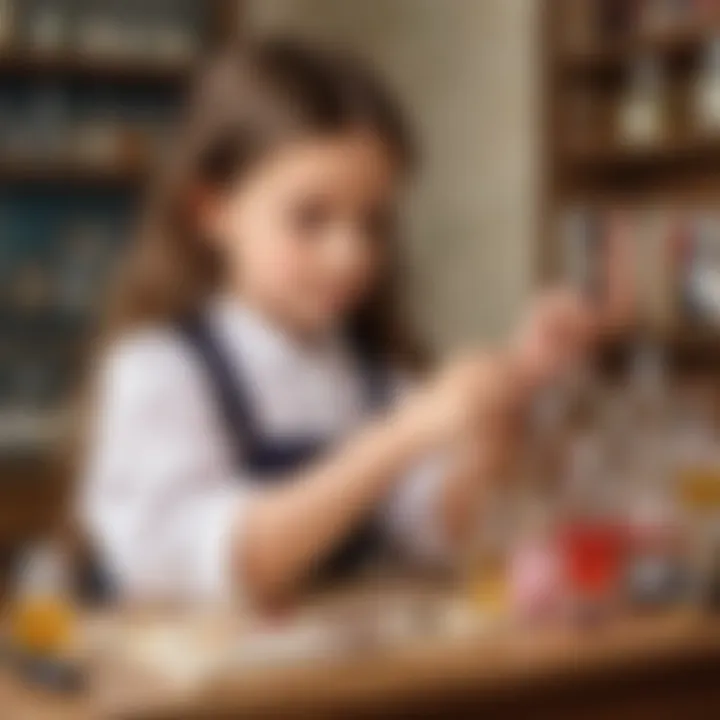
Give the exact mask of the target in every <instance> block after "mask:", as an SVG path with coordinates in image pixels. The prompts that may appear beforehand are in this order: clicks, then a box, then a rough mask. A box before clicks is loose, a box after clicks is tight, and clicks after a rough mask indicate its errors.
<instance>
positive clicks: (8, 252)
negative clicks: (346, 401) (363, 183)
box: [0, 0, 720, 559]
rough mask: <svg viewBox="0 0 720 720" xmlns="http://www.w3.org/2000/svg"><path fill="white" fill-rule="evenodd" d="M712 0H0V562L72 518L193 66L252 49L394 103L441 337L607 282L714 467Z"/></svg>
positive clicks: (410, 218) (421, 268)
mask: <svg viewBox="0 0 720 720" xmlns="http://www.w3.org/2000/svg"><path fill="white" fill-rule="evenodd" d="M719 5H720V4H719V3H716V2H713V1H712V0H632V1H631V0H620V1H617V0H544V1H543V0H443V1H442V2H439V1H438V0H363V1H362V2H361V1H360V0H245V1H244V2H239V1H234V0H217V1H210V0H206V1H203V0H155V1H154V2H152V3H148V2H142V1H141V0H22V1H21V0H0V553H1V554H2V557H3V558H8V559H9V558H11V557H12V555H13V552H14V550H15V548H17V547H18V546H20V545H21V544H22V542H23V540H25V539H27V538H30V537H33V536H34V535H36V534H38V533H41V532H42V531H43V529H45V528H47V527H48V525H49V524H50V522H51V521H52V519H53V517H54V516H55V515H56V514H57V512H58V510H59V508H60V506H61V504H60V498H61V484H60V483H58V482H56V476H57V475H58V473H59V471H58V467H59V466H57V464H56V462H55V460H54V459H53V458H54V456H53V455H52V453H51V451H50V448H51V447H52V446H53V441H54V439H56V438H57V437H58V436H59V435H60V434H61V432H62V429H63V424H64V419H63V418H64V415H63V412H62V410H63V408H64V407H65V404H66V401H67V399H68V395H69V392H70V389H71V388H72V387H73V386H74V384H75V382H76V381H77V379H78V377H79V376H80V374H81V372H82V368H83V366H84V364H85V362H84V361H85V358H86V356H87V348H88V344H89V341H90V340H91V339H92V329H93V326H94V322H95V320H96V319H97V315H98V312H99V310H100V308H101V307H102V298H103V294H104V290H105V288H106V286H107V281H108V278H109V275H110V274H111V272H112V270H113V268H114V267H115V266H116V264H117V260H118V258H119V256H120V254H121V253H122V251H123V247H124V245H125V244H126V243H127V242H128V240H129V238H130V237H131V236H132V228H133V222H134V216H135V211H136V208H137V204H138V200H139V198H140V197H142V192H143V189H144V187H145V184H146V178H147V177H148V175H149V173H150V171H151V169H152V167H153V165H154V159H155V157H156V156H157V155H158V154H160V153H162V152H163V150H164V149H165V148H163V144H164V141H165V139H166V138H167V137H168V136H169V133H168V132H167V129H168V128H169V127H171V126H172V124H173V122H174V120H175V118H176V117H177V115H178V112H179V111H180V109H181V108H182V103H183V97H184V93H185V89H186V87H187V84H188V80H189V78H190V77H191V76H192V71H193V68H194V67H195V66H196V65H197V63H198V62H200V61H201V60H202V58H203V57H204V56H205V55H206V53H208V52H209V51H211V50H212V48H213V47H215V46H217V45H219V44H221V43H223V42H226V41H228V40H238V41H242V38H243V37H251V36H254V35H261V34H292V35H299V36H302V37H306V38H310V39H317V40H320V41H324V42H330V43H335V44H340V45H343V46H347V47H349V48H350V49H352V50H353V51H355V52H356V53H358V54H360V55H361V56H364V57H365V58H366V59H368V60H369V61H370V62H371V63H373V64H374V65H375V66H376V68H377V69H378V71H379V72H380V73H382V74H383V75H384V76H385V77H386V78H387V79H388V81H389V83H390V85H391V86H392V87H393V88H394V90H395V91H396V92H397V94H398V95H399V97H400V98H401V100H402V102H403V103H404V104H405V106H406V107H407V111H408V114H409V117H410V118H411V120H412V121H414V123H415V126H416V129H417V133H418V136H419V140H420V146H421V149H422V156H423V163H422V167H421V171H420V173H419V174H418V176H417V178H415V180H414V181H413V185H412V188H411V192H410V196H409V199H408V207H407V227H406V240H405V241H406V243H407V246H408V251H409V256H410V258H411V268H410V271H411V277H410V283H409V284H410V292H411V293H412V296H413V297H412V300H411V302H410V303H409V304H410V306H411V307H413V308H414V309H415V310H416V313H417V320H418V323H419V325H420V328H421V330H423V332H424V334H425V335H426V337H427V338H428V339H429V340H430V343H431V345H433V346H434V347H435V348H436V349H438V350H440V351H443V350H446V349H449V348H451V347H453V346H456V345H462V344H467V343H469V342H488V343H490V342H494V341H496V340H498V339H501V338H502V337H504V335H505V334H506V332H507V330H508V329H509V327H510V326H511V325H512V324H513V323H514V322H515V321H516V319H517V317H518V315H519V313H520V310H521V308H522V307H523V306H524V305H525V304H526V302H527V299H528V297H529V296H530V295H531V293H532V292H533V291H534V289H536V288H537V286H538V284H539V283H541V282H543V281H549V280H557V279H559V278H564V279H565V280H566V281H570V282H572V283H574V284H576V285H578V286H582V287H583V288H585V289H588V290H590V291H593V292H596V291H604V290H606V289H607V288H608V287H611V286H613V285H614V287H615V289H616V290H619V291H620V292H619V294H620V295H621V296H622V297H624V298H625V299H626V301H627V302H628V303H631V304H632V305H633V306H634V311H635V312H634V314H635V315H636V316H637V317H638V318H639V323H638V326H637V327H634V328H633V330H632V332H630V331H628V329H624V330H625V332H623V333H622V334H619V335H618V337H616V338H614V339H613V343H612V347H610V348H609V349H608V351H607V355H608V357H609V358H610V359H611V360H612V358H614V357H616V356H618V355H623V353H625V356H627V355H628V354H629V355H630V356H632V357H635V358H636V360H637V359H638V358H639V357H640V356H639V355H638V353H636V352H634V350H633V348H636V347H637V342H636V341H637V339H638V337H643V338H646V339H647V338H652V352H650V353H648V352H645V353H644V354H643V355H642V357H643V358H645V359H644V360H643V361H640V360H638V362H636V363H635V365H636V366H638V367H640V370H638V372H639V373H640V374H641V375H642V374H644V375H652V374H653V373H655V375H654V376H653V377H655V376H656V375H657V374H658V372H659V371H657V368H659V367H660V368H662V373H665V371H666V370H667V371H668V377H667V378H666V377H663V382H667V383H668V384H672V383H674V382H675V380H676V378H681V377H683V376H682V375H681V374H678V375H675V373H676V372H678V373H681V372H682V371H683V370H686V369H688V368H690V369H691V370H692V372H693V376H692V387H693V392H695V395H693V396H692V397H693V398H696V397H697V394H698V393H697V392H696V390H697V385H698V383H697V381H698V378H699V377H701V380H702V383H704V384H703V385H702V390H703V392H702V393H701V394H702V396H703V397H704V398H705V400H706V401H707V403H708V406H707V407H705V408H703V409H702V410H701V409H698V408H697V407H693V410H692V411H691V412H690V411H688V412H690V414H691V415H692V422H694V423H695V424H696V425H697V424H698V423H700V422H701V421H700V420H699V419H698V417H699V416H700V415H702V413H704V415H703V417H704V418H705V419H706V425H707V427H703V431H704V432H705V436H707V438H710V439H709V440H708V443H707V447H705V449H704V451H703V452H706V455H708V456H709V455H713V453H714V452H715V447H716V445H717V443H716V442H715V436H714V435H713V434H712V433H714V431H715V430H714V425H713V427H712V428H711V427H710V423H711V420H710V418H712V417H714V414H713V413H714V411H715V409H716V408H715V404H714V402H715V400H714V398H715V392H716V387H715V381H714V378H713V376H712V368H713V364H714V361H715V360H716V359H717V353H716V352H715V351H716V349H720V344H718V343H717V336H716V332H715V329H716V328H717V325H718V323H719V322H720V216H717V215H716V211H715V200H716V198H717V192H718V190H720V172H718V171H719V170H720V23H719V16H720V7H719ZM616 294H618V293H616ZM628 348H629V349H630V352H629V353H628V352H627V350H628ZM645 349H646V350H647V348H645ZM648 356H650V359H649V360H648ZM610 364H612V362H611V363H610ZM653 368H654V369H653ZM700 370H701V371H702V375H700V374H699V371H700ZM696 371H697V372H696ZM683 382H684V380H683ZM686 404H690V405H692V402H691V401H688V403H686ZM687 422H688V423H690V422H691V421H690V420H688V421H687ZM713 422H714V421H713ZM711 431H712V432H711ZM696 435H697V433H696ZM713 457H714V455H713ZM716 476H717V473H715V476H713V477H711V478H710V480H711V481H712V482H715V481H716V480H717V477H716ZM695 479H697V478H695ZM705 479H707V478H705ZM693 487H694V486H693ZM713 487H714V485H713ZM710 489H711V490H712V488H710ZM705 492H706V495H707V493H708V492H709V491H708V490H707V488H705ZM703 497H705V496H703ZM708 497H709V496H708ZM713 497H714V496H713ZM718 500H720V496H719V497H718Z"/></svg>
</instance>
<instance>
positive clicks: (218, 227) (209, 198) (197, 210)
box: [188, 184, 225, 244]
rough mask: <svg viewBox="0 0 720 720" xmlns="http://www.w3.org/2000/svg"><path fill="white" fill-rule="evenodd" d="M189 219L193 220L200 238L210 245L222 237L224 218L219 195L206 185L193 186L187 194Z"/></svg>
mask: <svg viewBox="0 0 720 720" xmlns="http://www.w3.org/2000/svg"><path fill="white" fill-rule="evenodd" d="M188 209H189V211H190V217H193V218H195V222H196V223H197V227H198V230H199V231H200V235H201V237H203V238H205V239H206V240H207V241H209V242H211V243H212V244H217V243H219V242H221V238H222V237H224V235H225V233H224V232H223V227H224V225H225V217H224V212H223V203H222V202H221V198H220V193H219V192H218V191H217V190H213V189H211V188H209V187H207V186H206V185H200V184H198V185H195V186H194V187H193V188H192V190H191V191H190V192H189V194H188Z"/></svg>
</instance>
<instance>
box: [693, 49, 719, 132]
mask: <svg viewBox="0 0 720 720" xmlns="http://www.w3.org/2000/svg"><path fill="white" fill-rule="evenodd" d="M693 108H694V116H695V124H696V126H697V128H698V129H699V130H700V131H701V132H706V133H712V132H717V131H718V130H720V37H717V38H714V39H713V40H712V41H711V42H709V43H708V44H707V46H706V48H705V50H704V53H703V60H702V67H701V69H700V72H699V74H698V77H697V79H696V81H695V87H694V101H693Z"/></svg>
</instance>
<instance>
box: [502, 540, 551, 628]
mask: <svg viewBox="0 0 720 720" xmlns="http://www.w3.org/2000/svg"><path fill="white" fill-rule="evenodd" d="M510 596H511V602H512V607H513V610H514V612H515V613H516V614H517V615H518V616H520V617H524V618H531V619H539V618H544V617H548V616H554V615H556V614H557V613H558V611H559V610H560V604H561V601H562V598H563V591H562V572H561V563H560V560H559V557H558V552H557V547H556V545H555V543H553V542H550V541H543V542H535V543H527V544H525V545H522V546H520V547H518V548H517V550H516V551H515V552H514V553H513V556H512V560H511V563H510Z"/></svg>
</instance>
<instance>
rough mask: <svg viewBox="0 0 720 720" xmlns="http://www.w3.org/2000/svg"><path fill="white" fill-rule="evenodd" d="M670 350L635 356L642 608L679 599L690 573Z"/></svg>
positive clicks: (632, 508) (648, 349)
mask: <svg viewBox="0 0 720 720" xmlns="http://www.w3.org/2000/svg"><path fill="white" fill-rule="evenodd" d="M665 365H666V363H665V357H664V352H663V350H662V349H661V347H660V346H659V345H658V344H657V343H649V342H646V343H641V344H639V345H638V346H637V347H636V349H635V353H634V356H633V358H632V364H631V370H630V378H629V386H628V388H627V394H628V398H629V408H628V409H629V415H630V417H629V420H630V424H631V428H632V433H633V442H632V453H631V456H630V462H629V465H628V474H627V480H628V496H627V508H628V541H629V543H628V551H629V556H628V559H629V563H628V575H627V581H628V582H627V590H628V596H629V598H630V600H631V601H632V603H633V604H634V605H636V606H642V607H646V606H661V605H667V604H669V603H673V602H676V601H678V600H679V599H680V598H681V597H682V596H683V594H684V592H685V591H686V589H687V588H686V580H687V572H686V569H687V568H686V567H685V557H684V547H683V540H682V532H681V523H680V517H679V512H678V508H677V503H676V499H675V497H674V494H673V488H672V446H671V436H670V423H669V420H670V411H671V408H670V392H669V383H668V375H667V370H666V367H665Z"/></svg>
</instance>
